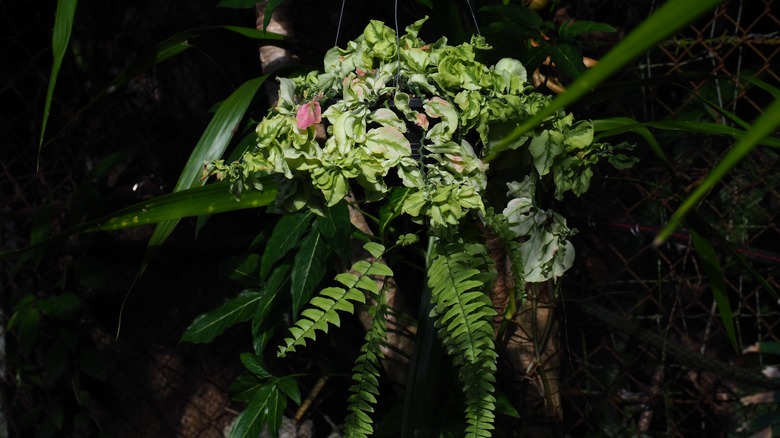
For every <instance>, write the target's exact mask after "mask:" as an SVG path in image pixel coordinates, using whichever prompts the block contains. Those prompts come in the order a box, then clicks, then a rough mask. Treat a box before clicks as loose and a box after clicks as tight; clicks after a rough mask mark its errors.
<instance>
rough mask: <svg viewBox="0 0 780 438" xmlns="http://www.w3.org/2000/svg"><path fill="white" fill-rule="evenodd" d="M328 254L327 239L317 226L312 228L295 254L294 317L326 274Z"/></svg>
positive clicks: (292, 291)
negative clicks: (326, 257)
mask: <svg viewBox="0 0 780 438" xmlns="http://www.w3.org/2000/svg"><path fill="white" fill-rule="evenodd" d="M326 254H327V252H326V247H325V239H323V237H322V234H320V233H319V231H318V230H317V229H316V228H314V229H312V230H311V232H310V233H309V235H308V236H306V238H304V239H303V242H302V243H301V248H300V249H299V250H298V253H297V254H295V262H294V263H293V269H292V275H291V277H290V291H291V293H292V309H293V318H297V317H298V313H299V312H300V310H301V307H303V305H304V304H306V303H307V302H308V301H309V298H311V295H312V293H314V289H315V288H316V287H317V285H318V284H319V283H320V281H322V278H323V277H324V276H325V271H326V265H325V256H326Z"/></svg>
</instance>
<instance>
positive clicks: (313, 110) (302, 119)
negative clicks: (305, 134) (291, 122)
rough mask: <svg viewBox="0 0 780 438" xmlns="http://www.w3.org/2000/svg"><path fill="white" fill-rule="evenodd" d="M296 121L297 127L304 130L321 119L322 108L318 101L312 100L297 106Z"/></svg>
mask: <svg viewBox="0 0 780 438" xmlns="http://www.w3.org/2000/svg"><path fill="white" fill-rule="evenodd" d="M295 118H296V120H297V121H298V129H300V130H304V129H306V128H308V127H309V126H311V125H315V124H317V123H320V122H321V121H322V109H321V108H320V103H319V102H317V101H315V100H312V101H311V102H306V103H304V104H303V105H301V107H300V108H298V114H297V115H296V116H295Z"/></svg>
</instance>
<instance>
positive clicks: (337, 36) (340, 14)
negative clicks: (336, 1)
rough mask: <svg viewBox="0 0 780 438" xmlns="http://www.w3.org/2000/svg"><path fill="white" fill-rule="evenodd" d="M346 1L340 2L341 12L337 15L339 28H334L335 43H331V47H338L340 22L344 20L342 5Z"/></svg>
mask: <svg viewBox="0 0 780 438" xmlns="http://www.w3.org/2000/svg"><path fill="white" fill-rule="evenodd" d="M346 3H347V0H341V12H340V13H339V26H338V27H337V28H336V41H335V42H334V43H333V47H338V46H339V32H341V20H342V19H343V18H344V5H345V4H346Z"/></svg>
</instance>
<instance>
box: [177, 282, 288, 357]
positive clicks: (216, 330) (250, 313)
mask: <svg viewBox="0 0 780 438" xmlns="http://www.w3.org/2000/svg"><path fill="white" fill-rule="evenodd" d="M275 297H276V294H272V293H268V291H263V292H259V291H254V290H248V291H244V292H241V293H240V294H239V295H238V296H237V297H235V298H232V299H230V300H228V301H227V302H225V303H224V304H222V305H221V306H219V307H217V308H216V309H214V310H212V311H211V312H208V313H204V314H202V315H200V316H198V317H197V318H195V320H194V321H193V322H192V324H190V326H189V327H187V330H185V331H184V334H183V335H182V337H181V340H180V342H193V343H196V344H205V343H209V342H211V341H213V340H214V339H215V338H216V337H217V336H219V335H221V334H222V333H223V332H224V331H225V330H226V329H228V328H229V327H231V326H233V325H234V324H237V323H239V322H243V321H248V320H250V319H251V318H253V317H255V316H256V315H257V314H258V313H263V314H264V313H267V312H268V310H269V309H270V307H271V304H272V303H273V301H274V298H275Z"/></svg>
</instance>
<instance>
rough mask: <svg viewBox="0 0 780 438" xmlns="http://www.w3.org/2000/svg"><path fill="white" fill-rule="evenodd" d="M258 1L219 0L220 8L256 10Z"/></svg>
mask: <svg viewBox="0 0 780 438" xmlns="http://www.w3.org/2000/svg"><path fill="white" fill-rule="evenodd" d="M256 4H257V0H219V3H217V7H218V8H230V9H254V8H255V5H256Z"/></svg>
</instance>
